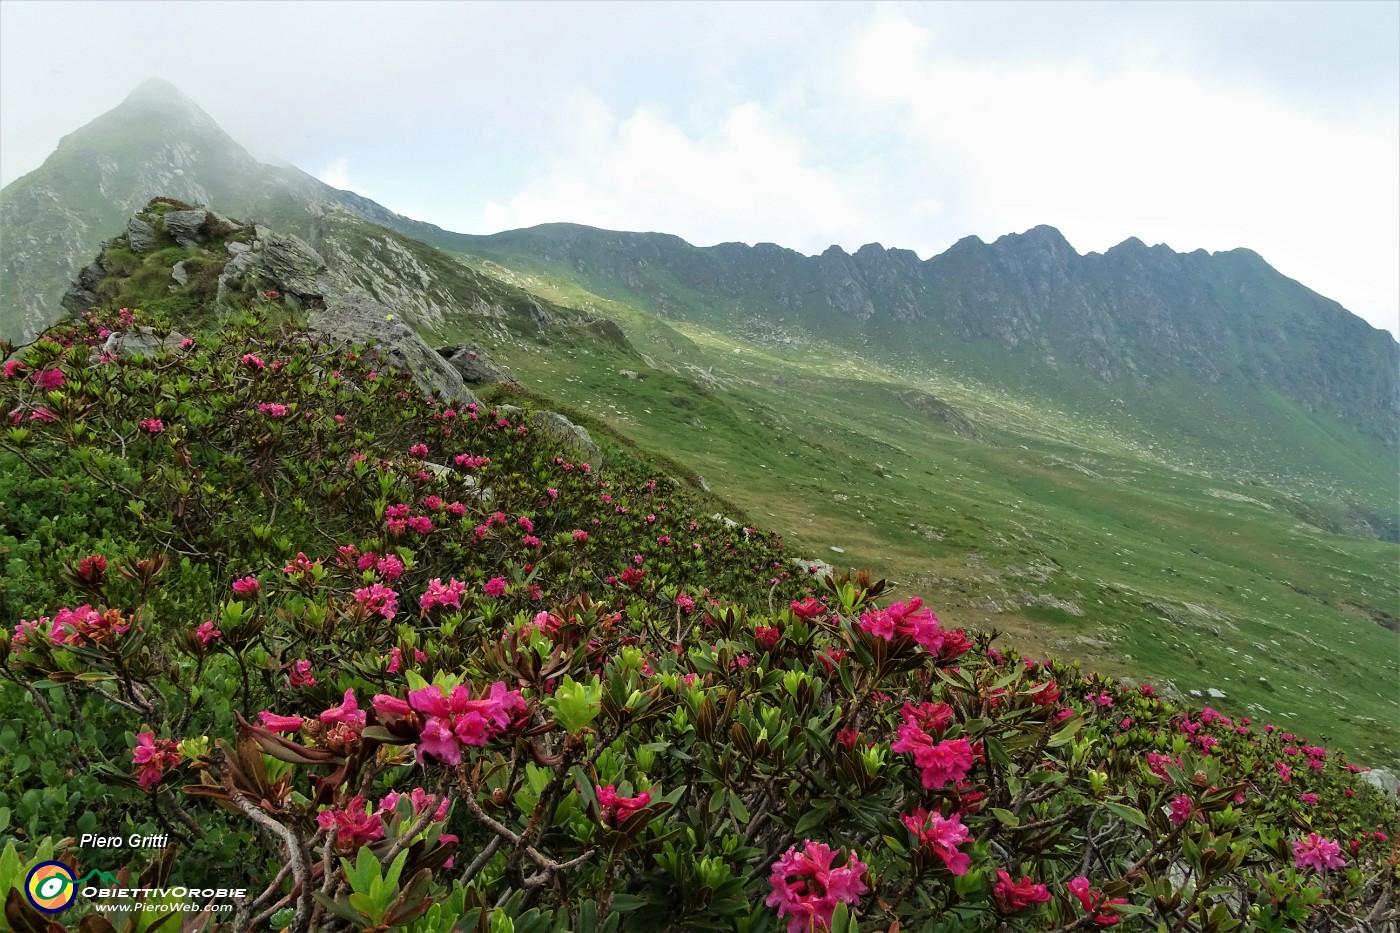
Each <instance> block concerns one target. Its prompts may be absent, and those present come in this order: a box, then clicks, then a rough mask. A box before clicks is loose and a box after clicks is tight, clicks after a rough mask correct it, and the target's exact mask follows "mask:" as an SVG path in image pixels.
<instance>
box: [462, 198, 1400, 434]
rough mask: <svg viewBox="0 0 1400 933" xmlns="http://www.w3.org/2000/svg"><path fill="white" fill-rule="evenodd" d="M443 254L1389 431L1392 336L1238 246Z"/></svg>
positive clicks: (705, 312)
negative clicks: (1250, 394) (1181, 380)
mask: <svg viewBox="0 0 1400 933" xmlns="http://www.w3.org/2000/svg"><path fill="white" fill-rule="evenodd" d="M455 245H456V246H457V248H458V249H461V250H464V251H471V252H474V253H477V254H480V255H483V256H487V257H489V258H491V259H493V260H495V261H497V262H501V263H503V264H507V265H513V266H522V265H524V266H528V267H532V268H535V269H537V270H539V271H542V272H551V271H552V272H555V273H564V272H570V273H572V274H573V275H575V276H577V277H579V278H581V279H582V280H583V281H584V282H585V283H587V284H588V286H589V287H590V288H592V289H593V290H594V291H596V292H598V293H599V294H604V295H609V296H614V297H619V298H624V299H627V300H631V301H633V302H641V303H644V304H646V305H647V306H651V307H655V308H657V309H659V310H660V311H662V313H665V314H668V315H671V316H674V317H677V318H698V319H711V320H713V319H714V318H720V319H726V318H727V319H730V320H731V321H733V322H739V321H742V320H743V319H744V318H745V317H749V316H753V315H757V316H760V317H767V318H769V319H770V320H775V321H776V320H781V321H784V322H786V323H792V324H800V325H801V326H804V327H807V328H809V329H811V328H817V329H820V328H823V327H832V326H836V327H840V326H842V325H843V324H844V325H852V324H854V325H855V326H856V327H857V328H858V329H859V331H861V332H863V333H865V334H867V335H870V336H874V337H877V338H881V337H882V338H883V339H884V340H885V342H887V343H889V344H890V345H891V346H907V347H912V348H914V349H916V350H918V351H920V352H929V351H932V352H934V353H937V352H940V351H947V350H949V348H950V345H952V346H956V345H957V344H964V345H966V344H975V343H982V344H984V345H990V346H992V347H995V348H998V349H1001V350H1005V351H1009V352H1011V353H1013V354H1016V355H1019V356H1020V357H1021V358H1022V359H1024V360H1026V361H1027V362H1029V363H1030V364H1031V365H1033V366H1049V367H1052V368H1053V367H1056V366H1057V365H1059V364H1060V363H1071V364H1074V365H1076V366H1078V367H1081V368H1082V369H1084V370H1086V371H1087V372H1089V373H1091V374H1092V375H1093V376H1094V377H1095V378H1097V379H1099V380H1102V381H1103V382H1105V383H1123V382H1149V383H1150V382H1153V381H1158V380H1162V379H1169V378H1173V377H1179V376H1186V377H1187V378H1189V379H1191V380H1197V381H1200V382H1203V383H1207V384H1220V383H1222V382H1224V383H1235V382H1243V383H1246V384H1249V385H1252V386H1254V387H1257V388H1263V389H1267V390H1272V391H1274V392H1277V393H1279V394H1281V395H1283V396H1285V397H1286V398H1288V399H1290V400H1292V401H1293V402H1295V403H1296V404H1297V405H1299V406H1300V407H1301V408H1302V409H1303V410H1305V411H1307V412H1309V413H1318V414H1325V415H1330V416H1331V417H1334V418H1336V419H1337V420H1339V421H1341V422H1343V423H1345V424H1348V425H1350V426H1352V427H1354V428H1355V429H1356V430H1357V431H1358V432H1360V433H1361V434H1363V435H1368V436H1370V437H1371V438H1373V439H1374V440H1376V441H1379V442H1381V443H1382V444H1384V445H1386V446H1388V447H1393V446H1394V445H1395V444H1396V442H1397V439H1398V438H1400V390H1398V389H1397V372H1400V344H1397V343H1396V342H1395V340H1394V338H1392V337H1391V336H1390V334H1388V333H1386V332H1385V331H1381V330H1377V329H1376V328H1373V327H1371V326H1370V325H1369V324H1367V323H1366V322H1365V321H1363V320H1361V319H1360V318H1358V317H1356V316H1355V315H1353V314H1351V313H1350V312H1348V311H1347V310H1346V309H1345V308H1343V307H1342V306H1341V305H1340V304H1338V303H1337V302H1335V301H1331V300H1330V299H1327V298H1324V297H1322V296H1321V295H1318V294H1317V293H1316V292H1313V291H1311V290H1310V289H1308V288H1306V287H1305V286H1303V285H1301V284H1299V283H1298V282H1295V281H1293V280H1292V279H1289V278H1287V277H1286V276H1283V275H1282V274H1280V273H1279V272H1277V271H1276V270H1274V269H1273V268H1272V267H1270V266H1269V265H1268V264H1267V263H1266V262H1265V261H1264V260H1263V259H1262V258H1260V257H1259V255H1258V254H1256V253H1254V252H1251V251H1250V250H1247V249H1237V250H1232V251H1230V252H1226V253H1214V254H1210V253H1207V252H1205V251H1204V250H1197V251H1195V252H1192V253H1185V254H1183V253H1178V252H1175V251H1173V250H1171V249H1169V248H1168V247H1166V246H1163V245H1158V246H1153V247H1148V246H1146V245H1145V244H1143V243H1142V241H1140V240H1137V239H1130V240H1127V241H1125V242H1123V243H1121V244H1119V245H1118V246H1115V247H1113V248H1112V249H1110V250H1108V251H1107V252H1106V253H1103V254H1098V253H1090V254H1088V255H1082V256H1081V255H1080V254H1078V253H1076V252H1075V251H1074V249H1073V248H1072V247H1071V246H1070V244H1069V243H1068V242H1067V241H1066V240H1065V238H1064V237H1063V236H1062V235H1061V234H1060V232H1059V231H1058V230H1055V229H1054V228H1052V227H1047V226H1040V227H1036V228H1034V229H1032V230H1030V231H1028V232H1026V233H1023V234H1009V235H1007V236H1003V237H1001V238H1000V239H998V240H996V241H995V242H994V243H991V244H987V243H983V242H982V241H981V240H979V239H978V238H976V237H966V238H964V239H963V240H960V241H959V242H958V243H956V244H955V245H954V246H953V247H952V248H950V249H949V250H947V251H946V252H944V253H942V254H940V255H937V256H934V257H933V258H931V259H928V260H924V261H921V260H920V259H919V258H918V256H916V255H915V254H914V253H913V252H911V251H909V250H902V249H886V248H884V247H882V246H880V245H879V244H874V243H872V244H867V245H866V246H863V247H861V248H860V249H859V250H857V251H856V252H855V253H854V254H852V253H847V252H846V251H844V250H842V249H841V248H840V247H836V246H833V247H831V248H829V249H828V250H827V251H826V252H824V253H822V254H821V255H819V256H804V255H802V254H800V253H797V252H795V251H793V250H789V249H784V248H782V247H779V246H775V245H773V244H771V243H761V244H758V245H757V246H748V245H745V244H742V243H723V244H720V245H718V246H713V247H703V248H701V247H694V246H691V245H690V244H688V243H686V242H685V241H684V240H681V239H680V238H678V237H675V236H669V235H664V234H653V233H617V232H612V231H606V230H597V229H594V228H590V227H583V226H578V225H573V224H548V225H544V226H540V227H532V228H530V229H526V230H515V231H509V232H506V233H500V234H496V235H494V236H490V237H461V238H460V239H459V240H458V241H457V243H456V244H455Z"/></svg>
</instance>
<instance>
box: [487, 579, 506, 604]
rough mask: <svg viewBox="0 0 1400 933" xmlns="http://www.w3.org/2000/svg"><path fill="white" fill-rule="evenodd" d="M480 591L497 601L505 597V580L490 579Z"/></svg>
mask: <svg viewBox="0 0 1400 933" xmlns="http://www.w3.org/2000/svg"><path fill="white" fill-rule="evenodd" d="M481 589H482V592H484V593H485V594H486V595H487V596H490V597H491V598H492V599H499V598H500V597H502V596H504V595H506V578H505V577H492V578H491V579H489V580H487V581H486V585H485V586H483V587H482V588H481Z"/></svg>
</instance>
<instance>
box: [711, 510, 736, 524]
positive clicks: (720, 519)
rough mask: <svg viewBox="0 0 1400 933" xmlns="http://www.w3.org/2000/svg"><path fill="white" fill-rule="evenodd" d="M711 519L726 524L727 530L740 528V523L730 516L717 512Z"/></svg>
mask: <svg viewBox="0 0 1400 933" xmlns="http://www.w3.org/2000/svg"><path fill="white" fill-rule="evenodd" d="M710 517H711V518H713V519H714V520H715V521H717V522H724V527H726V528H738V527H739V523H738V522H736V521H735V520H734V519H732V518H730V517H729V516H728V515H721V514H720V513H718V512H716V513H715V514H713V515H711V516H710Z"/></svg>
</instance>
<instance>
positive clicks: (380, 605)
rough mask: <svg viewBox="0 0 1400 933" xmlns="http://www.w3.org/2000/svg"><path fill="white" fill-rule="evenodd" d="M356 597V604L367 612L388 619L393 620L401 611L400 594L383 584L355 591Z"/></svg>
mask: <svg viewBox="0 0 1400 933" xmlns="http://www.w3.org/2000/svg"><path fill="white" fill-rule="evenodd" d="M354 596H355V602H357V603H359V604H360V606H362V607H363V608H364V610H365V611H366V612H369V613H378V614H379V615H381V616H383V617H384V618H386V619H392V618H393V617H394V614H395V613H397V612H398V611H399V594H398V593H395V592H394V591H393V590H391V589H389V588H388V587H387V586H385V585H384V584H382V583H375V584H372V585H370V586H367V587H361V588H360V589H358V590H356V591H355V593H354Z"/></svg>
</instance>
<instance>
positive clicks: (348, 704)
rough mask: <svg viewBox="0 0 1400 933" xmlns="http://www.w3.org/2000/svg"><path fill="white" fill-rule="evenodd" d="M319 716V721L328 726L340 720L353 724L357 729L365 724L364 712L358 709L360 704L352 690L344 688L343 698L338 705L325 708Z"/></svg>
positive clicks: (340, 721)
mask: <svg viewBox="0 0 1400 933" xmlns="http://www.w3.org/2000/svg"><path fill="white" fill-rule="evenodd" d="M320 718H321V722H322V723H324V724H325V725H328V726H329V725H334V724H335V723H342V722H343V723H346V724H347V725H350V726H354V727H356V728H357V729H363V728H364V726H365V712H364V710H362V709H360V705H359V704H358V703H356V702H355V691H354V690H346V691H345V696H344V698H343V699H342V700H341V701H340V705H339V706H333V707H331V708H330V709H328V710H326V711H325V712H323V713H322V714H321V717H320Z"/></svg>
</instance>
